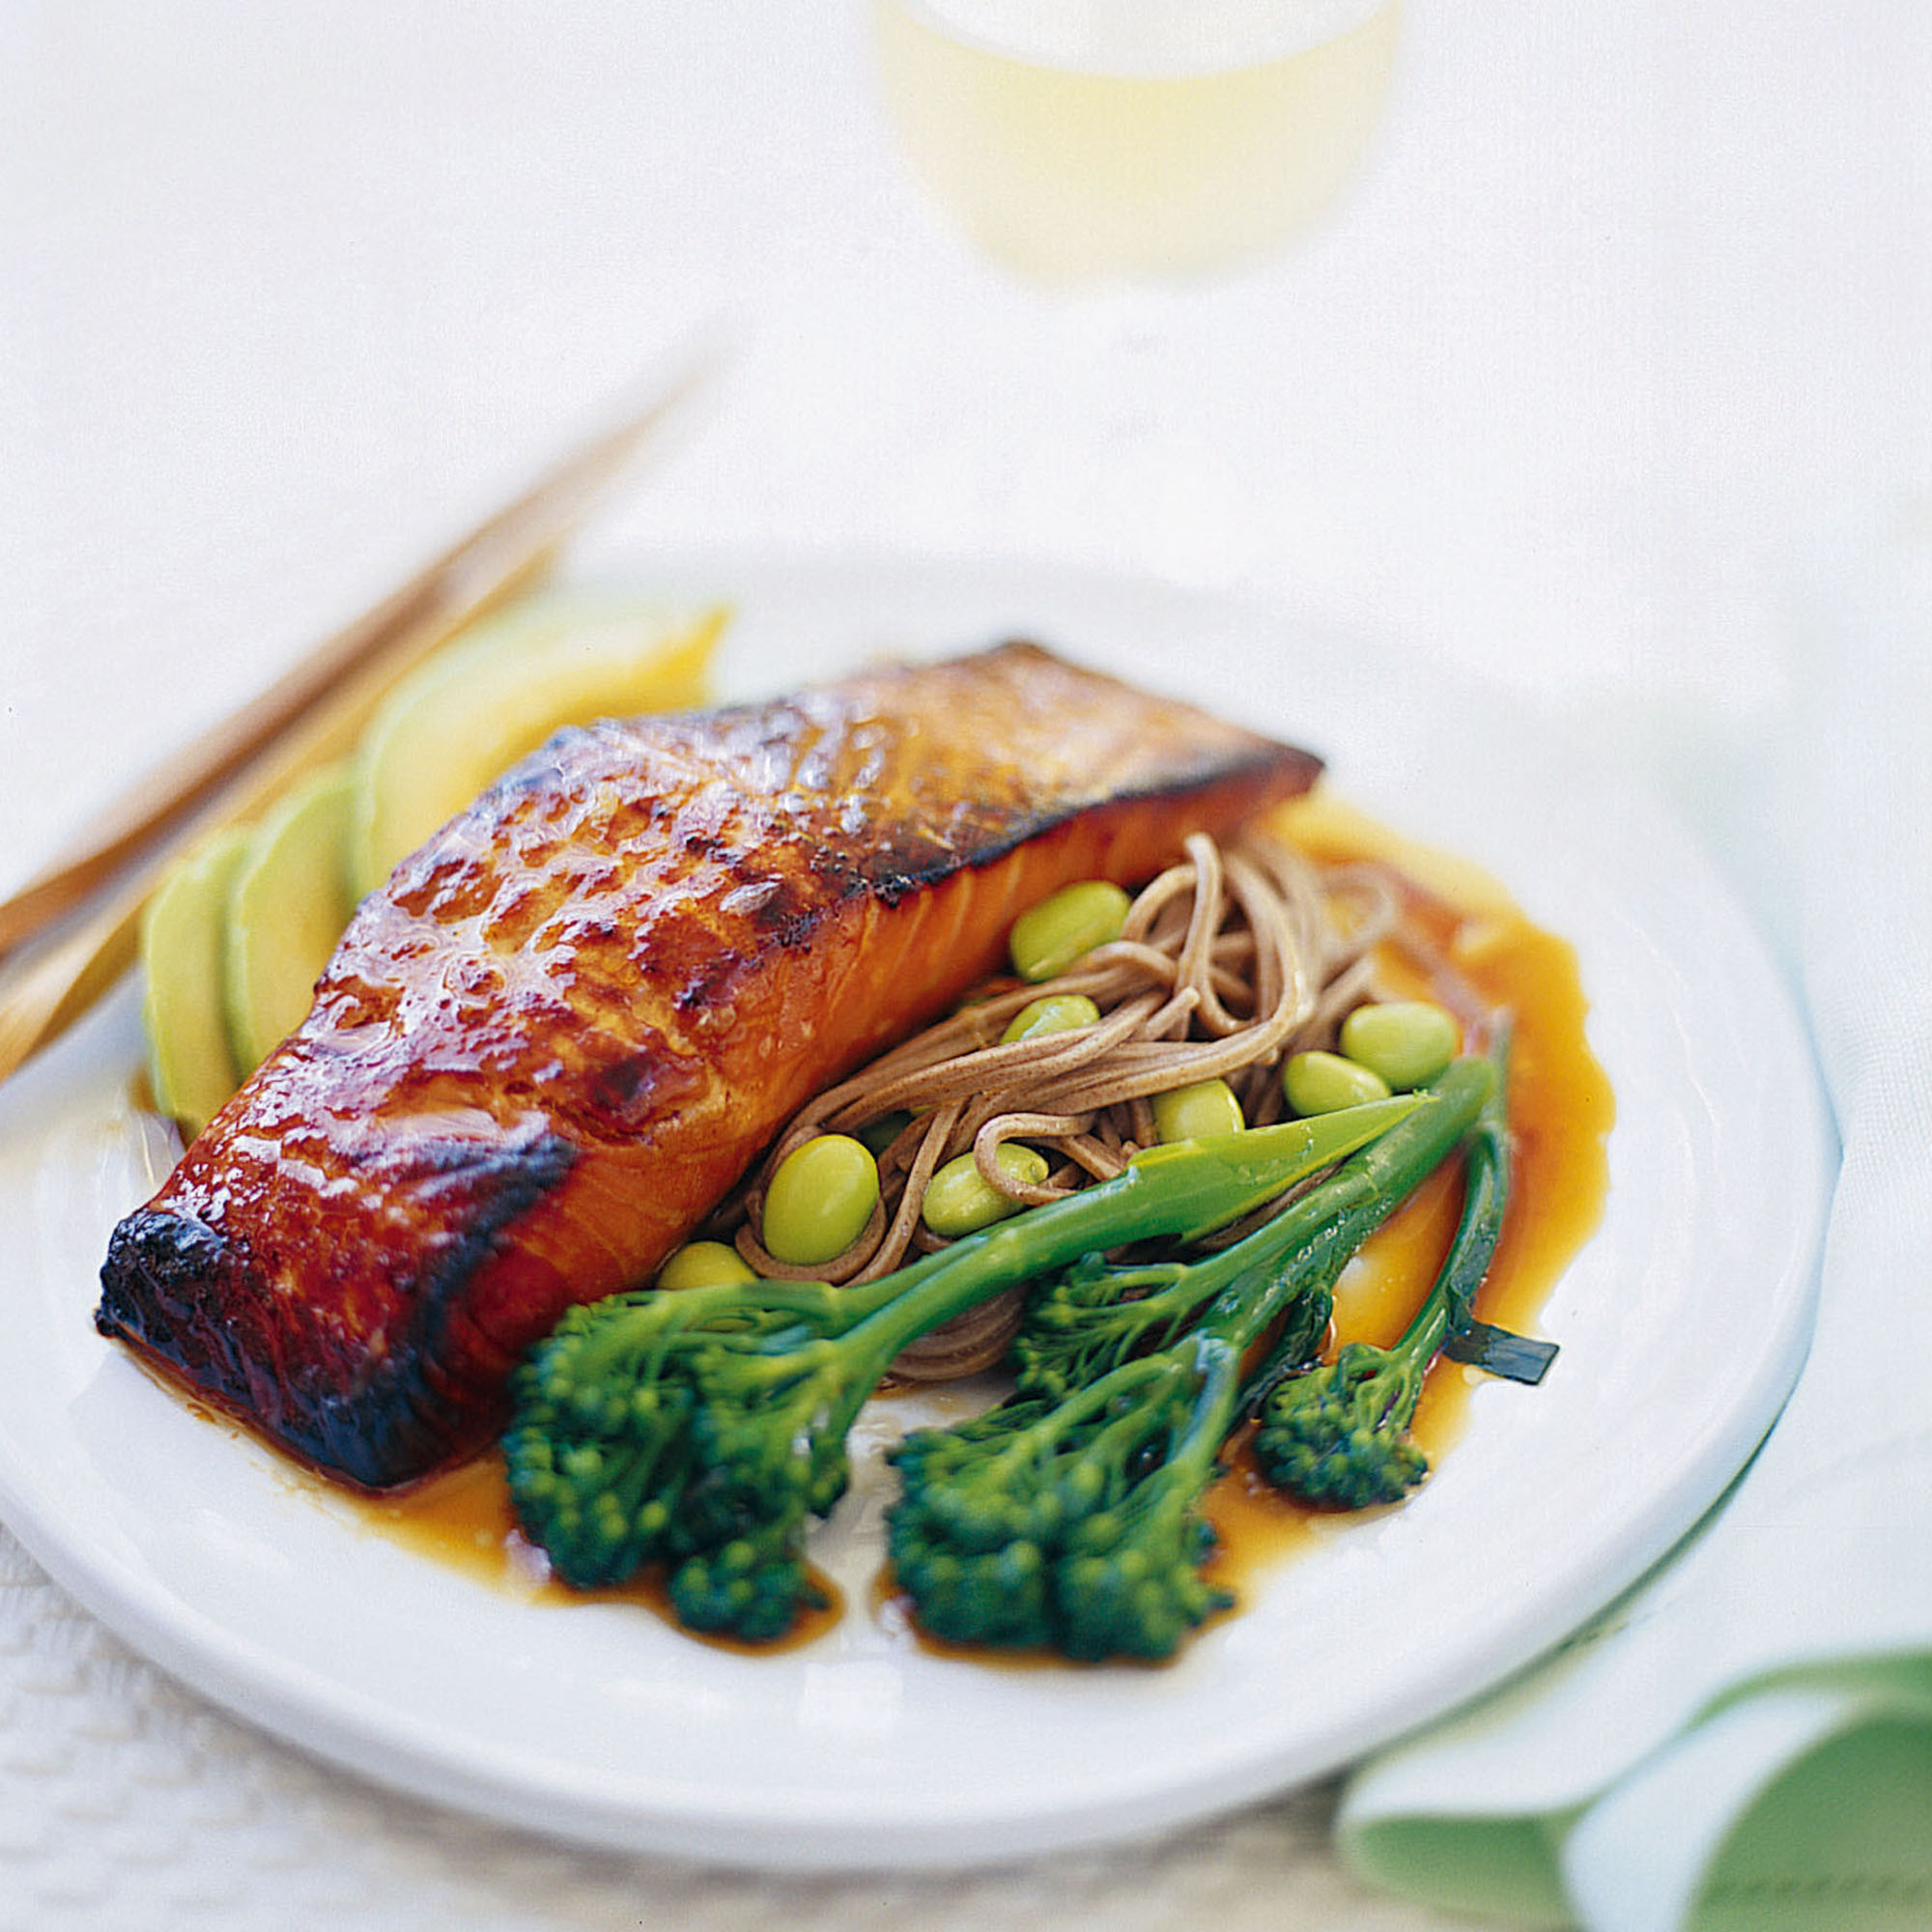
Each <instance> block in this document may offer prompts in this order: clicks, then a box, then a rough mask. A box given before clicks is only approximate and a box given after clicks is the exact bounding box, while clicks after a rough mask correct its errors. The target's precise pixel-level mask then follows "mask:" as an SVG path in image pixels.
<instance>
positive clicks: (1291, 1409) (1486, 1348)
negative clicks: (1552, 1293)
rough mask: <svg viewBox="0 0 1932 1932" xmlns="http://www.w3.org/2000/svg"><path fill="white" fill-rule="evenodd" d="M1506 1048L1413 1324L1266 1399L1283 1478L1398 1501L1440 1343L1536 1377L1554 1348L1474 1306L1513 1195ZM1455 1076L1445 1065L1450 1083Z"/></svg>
mask: <svg viewBox="0 0 1932 1932" xmlns="http://www.w3.org/2000/svg"><path fill="white" fill-rule="evenodd" d="M1508 1051H1509V1041H1508V1037H1507V1034H1504V1035H1502V1036H1500V1037H1498V1039H1497V1041H1496V1043H1495V1045H1494V1046H1493V1047H1492V1050H1491V1052H1490V1054H1489V1056H1488V1058H1487V1060H1486V1062H1484V1063H1481V1064H1482V1065H1485V1066H1486V1068H1487V1070H1488V1073H1489V1076H1490V1077H1489V1082H1488V1091H1487V1092H1486V1094H1485V1095H1484V1097H1483V1099H1482V1101H1481V1103H1480V1105H1479V1107H1478V1109H1477V1111H1476V1113H1475V1115H1474V1117H1473V1118H1472V1119H1471V1120H1470V1121H1469V1122H1468V1124H1467V1131H1466V1136H1465V1138H1464V1142H1463V1148H1464V1161H1463V1169H1464V1180H1463V1211H1462V1215H1461V1218H1460V1220H1459V1222H1458V1224H1457V1229H1456V1234H1455V1236H1454V1238H1453V1239H1452V1241H1451V1243H1450V1248H1449V1253H1448V1255H1447V1257H1446V1258H1445V1260H1444V1262H1443V1264H1442V1266H1441V1268H1440V1269H1439V1270H1438V1272H1437V1274H1436V1277H1435V1282H1434V1283H1433V1284H1432V1285H1431V1288H1430V1291H1429V1293H1428V1294H1427V1295H1425V1296H1424V1297H1423V1300H1422V1303H1421V1305H1420V1306H1419V1307H1418V1308H1417V1310H1416V1312H1415V1314H1414V1315H1413V1316H1412V1317H1411V1318H1410V1320H1409V1321H1408V1324H1407V1326H1406V1328H1405V1329H1404V1330H1403V1332H1402V1334H1401V1335H1400V1336H1399V1337H1398V1338H1397V1340H1396V1341H1395V1342H1394V1343H1393V1344H1391V1345H1390V1346H1389V1347H1387V1348H1379V1347H1377V1346H1374V1345H1372V1344H1369V1343H1362V1342H1355V1343H1350V1344H1349V1345H1348V1346H1347V1347H1345V1348H1344V1349H1343V1350H1341V1351H1340V1353H1339V1354H1338V1355H1337V1356H1336V1358H1335V1360H1334V1361H1333V1362H1332V1363H1331V1364H1329V1365H1328V1366H1327V1367H1326V1368H1321V1369H1315V1370H1312V1371H1310V1372H1309V1373H1307V1374H1305V1375H1299V1376H1295V1377H1293V1378H1291V1379H1287V1380H1279V1381H1276V1382H1275V1383H1274V1385H1273V1386H1270V1387H1267V1388H1266V1389H1265V1391H1264V1396H1263V1398H1262V1399H1261V1400H1260V1404H1259V1407H1260V1418H1261V1427H1260V1428H1259V1430H1258V1431H1257V1433H1256V1435H1255V1441H1254V1449H1255V1459H1256V1462H1257V1463H1258V1464H1259V1465H1260V1467H1261V1469H1262V1472H1263V1473H1264V1475H1265V1476H1266V1477H1267V1478H1268V1479H1269V1480H1270V1481H1271V1482H1273V1483H1274V1484H1276V1485H1277V1486H1278V1487H1279V1488H1281V1489H1284V1490H1287V1491H1289V1492H1291V1493H1293V1494H1295V1495H1299V1496H1301V1497H1303V1498H1305V1499H1306V1500H1308V1501H1310V1502H1317V1503H1328V1504H1339V1505H1340V1506H1342V1507H1344V1508H1350V1509H1359V1508H1363V1507H1366V1506H1368V1505H1370V1504H1373V1503H1382V1502H1395V1501H1399V1500H1400V1499H1401V1497H1402V1496H1404V1495H1405V1494H1406V1493H1407V1492H1408V1491H1409V1490H1411V1489H1412V1488H1414V1486H1415V1485H1416V1484H1417V1483H1419V1482H1421V1481H1422V1479H1423V1478H1424V1476H1426V1475H1427V1474H1428V1468H1429V1465H1428V1462H1427V1459H1426V1458H1425V1457H1424V1456H1423V1454H1422V1452H1421V1451H1420V1450H1418V1449H1417V1448H1416V1447H1415V1446H1414V1444H1413V1443H1411V1442H1410V1441H1408V1440H1407V1431H1408V1428H1409V1425H1410V1423H1411V1422H1412V1421H1413V1419H1414V1416H1415V1409H1416V1405H1417V1403H1418V1401H1419V1400H1420V1398H1421V1394H1422V1387H1423V1380H1424V1378H1425V1376H1426V1375H1427V1373H1428V1370H1429V1366H1430V1364H1431V1363H1432V1362H1433V1361H1434V1360H1435V1357H1436V1355H1437V1354H1438V1353H1442V1352H1446V1353H1449V1354H1451V1355H1452V1356H1454V1358H1455V1359H1458V1360H1462V1361H1469V1362H1477V1363H1480V1364H1481V1365H1482V1366H1483V1367H1485V1368H1488V1369H1491V1370H1492V1372H1493V1373H1496V1374H1502V1375H1510V1376H1513V1377H1515V1378H1517V1379H1520V1380H1529V1381H1533V1380H1536V1379H1538V1378H1540V1377H1541V1375H1542V1372H1543V1369H1544V1368H1545V1367H1546V1366H1547V1365H1548V1361H1549V1359H1550V1358H1551V1357H1552V1356H1553V1355H1554V1353H1555V1350H1554V1349H1553V1348H1552V1347H1551V1346H1550V1345H1549V1344H1548V1343H1543V1342H1533V1341H1527V1340H1525V1339H1524V1338H1522V1337H1520V1336H1515V1335H1510V1334H1507V1333H1505V1332H1504V1331H1503V1330H1501V1329H1499V1328H1492V1327H1491V1326H1489V1325H1488V1324H1487V1323H1484V1322H1481V1321H1476V1320H1475V1318H1474V1316H1473V1315H1472V1313H1471V1305H1472V1303H1473V1300H1474V1297H1475V1294H1476V1292H1477V1290H1478V1289H1479V1288H1480V1287H1481V1286H1482V1283H1483V1281H1484V1278H1485V1277H1486V1276H1487V1274H1488V1273H1489V1269H1490V1264H1491V1262H1492V1259H1493V1257H1494V1254H1495V1250H1496V1244H1497V1242H1498V1240H1499V1239H1500V1238H1501V1235H1502V1226H1503V1218H1504V1213H1505V1209H1506V1208H1507V1203H1508V1173H1509V1139H1508V1116H1507V1098H1506V1090H1507V1083H1506V1078H1505V1073H1506V1062H1507V1056H1508ZM1453 1071H1454V1069H1453V1068H1452V1072H1453ZM1448 1081H1449V1076H1448V1075H1445V1076H1444V1079H1443V1082H1442V1083H1441V1084H1442V1086H1444V1087H1446V1086H1447V1085H1448Z"/></svg>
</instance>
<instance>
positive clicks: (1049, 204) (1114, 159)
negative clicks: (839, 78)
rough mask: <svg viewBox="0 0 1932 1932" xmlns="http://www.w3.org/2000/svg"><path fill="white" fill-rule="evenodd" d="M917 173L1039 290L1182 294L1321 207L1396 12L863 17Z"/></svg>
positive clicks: (1313, 4) (955, 8)
mask: <svg viewBox="0 0 1932 1932" xmlns="http://www.w3.org/2000/svg"><path fill="white" fill-rule="evenodd" d="M875 12H876V18H877V31H878V48H879V63H880V72H881V76H882V79H883V83H884V88H885V97H886V100H887V103H888V107H889V110H890V112H891V114H892V117H893V120H894V123H895V127H896V128H897V129H898V132H899V135H900V138H901V140H902V141H903V143H904V146H905V150H906V153H907V156H908V157H909V159H910V160H911V162H912V164H913V167H914V169H915V170H916V172H917V173H918V174H919V175H920V177H921V178H922V179H923V181H924V182H925V184H926V185H928V186H929V187H930V188H931V189H932V191H933V192H934V193H935V194H936V195H937V196H938V197H939V198H940V200H941V201H942V202H944V203H945V204H946V206H947V207H949V208H950V209H951V210H952V213H954V214H955V215H956V216H957V217H958V219H959V220H960V221H961V222H962V223H963V224H964V226H965V228H966V230H967V232H968V233H969V234H970V235H971V236H972V237H973V239H974V240H975V241H977V242H978V243H979V245H980V247H982V248H983V249H985V250H986V251H987V252H988V253H989V254H991V255H993V256H995V257H996V258H997V259H999V260H1000V261H1002V262H1005V263H1007V264H1008V265H1009V266H1010V267H1012V268H1014V269H1017V270H1020V271H1021V272H1022V273H1024V274H1026V275H1028V276H1031V277H1034V278H1036V279H1041V280H1050V281H1063V280H1065V281H1073V280H1083V279H1092V278H1094V277H1107V276H1115V275H1120V276H1154V277H1166V276H1185V275H1189V274H1194V273H1199V272H1202V271H1205V270H1211V269H1216V268H1220V267H1223V266H1225V265H1227V264H1229V263H1231V262H1236V261H1239V260H1241V259H1243V258H1245V257H1248V256H1253V255H1257V254H1261V253H1264V252H1266V251H1268V250H1270V249H1272V248H1274V247H1276V246H1277V245H1278V244H1279V243H1281V242H1282V241H1285V240H1286V239H1287V238H1288V237H1290V236H1292V235H1293V234H1294V233H1295V232H1296V231H1297V230H1298V229H1300V228H1302V227H1304V226H1305V225H1306V224H1307V223H1308V222H1309V221H1310V220H1311V219H1312V218H1313V217H1314V216H1315V215H1316V214H1318V213H1320V212H1321V210H1322V209H1323V208H1324V207H1326V206H1327V204H1328V203H1329V202H1330V200H1331V199H1332V198H1333V197H1334V195H1335V192H1336V190H1337V189H1338V188H1339V187H1340V186H1341V185H1342V184H1343V183H1344V182H1345V181H1346V180H1347V179H1348V177H1349V175H1350V172H1351V171H1352V170H1353V168H1354V167H1355V165H1356V163H1357V162H1358V161H1359V159H1360V158H1361V156H1362V152H1363V150H1364V148H1365V147H1366V145H1367V143H1368V140H1369V137H1370V135H1371V133H1372V132H1373V130H1374V128H1375V125H1376V121H1377V118H1378V114H1379V111H1380V109H1381V105H1382V101H1383V98H1384V96H1385V94H1386V92H1387V88H1388V81H1389V73H1390V70H1391V66H1392V64H1393V59H1394V53H1395V43H1396V30H1397V25H1398V20H1399V17H1400V12H1401V7H1400V0H1192V4H1180V5H1176V4H1174V3H1173V0H1169V4H1167V5H1165V6H1163V5H1160V4H1158V0H1024V4H1022V0H875Z"/></svg>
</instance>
